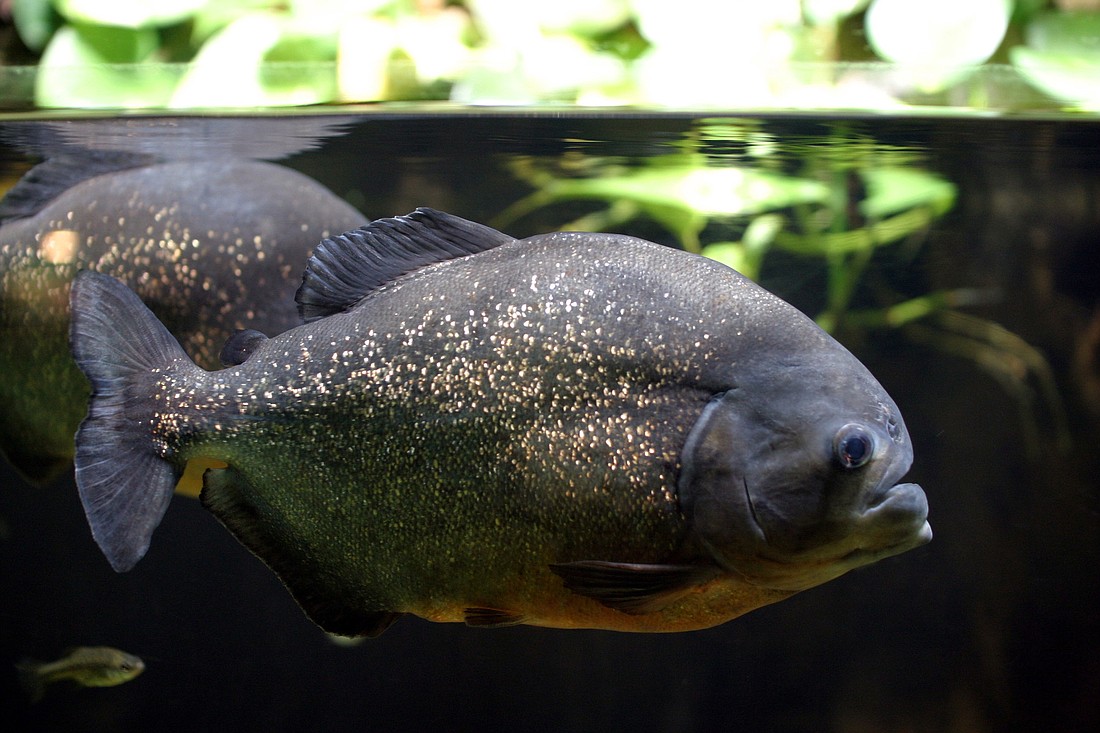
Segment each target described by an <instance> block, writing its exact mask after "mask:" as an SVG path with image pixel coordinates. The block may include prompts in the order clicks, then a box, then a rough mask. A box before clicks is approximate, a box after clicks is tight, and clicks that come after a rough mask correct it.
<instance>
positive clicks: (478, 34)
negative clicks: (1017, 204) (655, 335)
mask: <svg viewBox="0 0 1100 733" xmlns="http://www.w3.org/2000/svg"><path fill="white" fill-rule="evenodd" d="M5 16H6V17H5ZM5 21H6V23H5ZM13 28H14V31H15V32H14V33H12V32H11V30H12V29H13ZM0 30H4V31H7V32H5V33H4V34H3V35H2V36H0V91H2V92H3V93H4V94H3V97H4V98H5V99H6V100H7V104H8V105H9V106H12V105H18V104H20V103H22V104H23V105H27V104H31V105H35V106H39V107H99V108H127V107H134V108H149V107H170V108H203V107H247V106H283V105H310V104H327V103H348V102H373V101H393V100H451V101H454V102H459V103H468V104H508V105H528V104H544V103H559V104H560V103H564V104H581V105H586V106H605V105H616V106H621V105H646V106H663V107H681V108H683V107H691V108H719V107H725V108H729V107H736V108H740V109H753V108H794V109H805V108H819V109H820V108H833V109H835V108H849V109H852V108H854V109H898V108H902V107H904V106H906V105H914V104H916V105H922V104H932V105H938V106H948V107H952V108H960V107H962V108H978V109H1014V110H1017V109H1079V110H1093V111H1095V110H1097V109H1098V108H1100V91H1098V87H1097V84H1096V81H1095V80H1096V78H1097V76H1098V75H1100V45H1098V43H1097V39H1098V38H1100V2H1095V1H1094V0H1073V1H1070V0H1058V1H1056V2H1052V1H1051V0H929V1H927V2H921V3H913V2H910V1H909V0H777V1H776V2H766V3H763V2H750V1H748V0H739V1H735V2H726V3H714V2H710V0H680V1H679V2H677V3H667V2H665V1H664V0H553V1H545V0H540V1H537V2H523V3H517V2H513V1H512V0H11V2H10V3H4V4H0ZM2 66H7V67H10V68H7V69H4V68H2ZM35 66H36V67H37V68H33V67H35Z"/></svg>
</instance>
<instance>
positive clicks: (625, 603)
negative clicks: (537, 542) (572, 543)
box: [550, 560, 719, 616]
mask: <svg viewBox="0 0 1100 733" xmlns="http://www.w3.org/2000/svg"><path fill="white" fill-rule="evenodd" d="M550 569H551V570H553V571H554V572H555V573H557V574H558V575H559V576H560V577H561V579H562V580H563V581H564V582H565V587H566V588H568V589H569V590H571V591H573V592H574V593H577V594H580V595H582V596H587V597H589V598H593V599H595V600H597V601H599V602H600V603H602V604H603V605H605V606H607V607H608V608H614V609H615V610H617V611H622V612H623V613H629V614H631V615H635V616H640V615H643V614H647V613H656V612H657V611H660V610H662V609H663V608H665V607H666V606H668V605H669V604H670V603H672V602H673V601H675V600H677V599H679V598H681V597H683V596H684V595H686V594H687V593H688V592H690V591H691V590H692V589H694V588H696V587H698V586H700V585H703V584H704V583H706V582H708V581H710V580H712V579H713V578H715V577H716V576H717V575H718V572H719V571H718V570H717V568H710V567H705V566H702V567H701V566H698V565H657V564H645V563H625V562H604V561H602V560H581V561H578V562H567V563H556V564H553V565H551V566H550Z"/></svg>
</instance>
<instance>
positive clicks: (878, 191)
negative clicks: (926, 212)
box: [859, 168, 955, 219]
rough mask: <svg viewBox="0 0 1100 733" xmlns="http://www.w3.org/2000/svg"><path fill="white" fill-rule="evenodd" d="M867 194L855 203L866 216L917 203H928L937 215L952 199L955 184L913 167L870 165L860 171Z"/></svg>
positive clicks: (887, 213) (883, 214) (876, 216)
mask: <svg viewBox="0 0 1100 733" xmlns="http://www.w3.org/2000/svg"><path fill="white" fill-rule="evenodd" d="M862 175H863V181H864V184H865V185H866V186H867V197H866V198H865V199H863V201H861V202H860V203H859V210H860V212H861V213H862V214H863V215H864V216H866V217H867V218H869V219H883V218H885V217H887V216H890V215H891V214H896V213H898V212H901V211H905V210H907V209H912V208H914V207H917V206H930V207H932V208H933V209H934V210H935V212H936V213H937V214H941V213H944V212H946V211H947V210H948V209H950V208H951V206H952V205H953V204H954V202H955V186H954V184H952V183H950V182H949V181H946V180H944V179H942V178H940V177H939V176H937V175H935V174H932V173H928V172H927V171H922V170H919V169H916V168H872V169H869V170H865V171H863V173H862Z"/></svg>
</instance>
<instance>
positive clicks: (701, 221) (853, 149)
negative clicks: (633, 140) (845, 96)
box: [493, 119, 1069, 448]
mask: <svg viewBox="0 0 1100 733" xmlns="http://www.w3.org/2000/svg"><path fill="white" fill-rule="evenodd" d="M831 130H832V132H831V133H830V134H827V135H825V136H824V137H814V138H812V139H806V140H805V141H803V142H801V143H800V142H799V141H797V140H789V139H786V140H784V141H782V144H780V142H779V141H777V140H775V139H773V138H771V137H770V136H769V135H768V134H767V133H765V132H764V131H763V129H762V127H761V124H760V122H759V121H756V120H741V121H737V120H732V119H722V120H718V119H714V120H702V121H700V122H699V123H698V125H697V126H696V127H695V129H693V130H692V131H691V132H689V133H688V134H687V135H686V136H685V137H684V139H682V140H680V141H679V142H678V143H677V144H675V145H674V146H673V147H674V148H675V151H674V152H670V153H668V154H665V155H657V156H654V157H649V158H645V159H642V160H640V161H628V160H623V159H613V158H602V157H588V156H584V155H570V156H566V157H565V158H564V159H561V160H556V161H548V160H546V159H541V158H535V157H521V158H513V159H511V160H510V165H511V167H512V170H513V172H514V173H515V174H516V175H517V177H519V178H520V179H522V180H524V181H525V182H526V183H527V184H528V185H529V186H530V187H531V189H532V191H531V193H529V194H528V195H526V196H524V197H523V198H521V199H519V200H518V201H516V202H514V203H513V204H512V205H511V206H509V207H508V208H506V209H505V210H504V211H503V212H502V213H501V214H500V215H499V216H498V217H497V218H496V219H495V220H494V221H493V224H494V225H495V226H498V227H502V228H507V227H508V226H509V225H511V224H512V223H513V222H515V221H516V220H518V219H521V218H522V217H525V216H530V215H532V214H534V213H536V212H538V211H540V210H542V209H548V208H551V207H566V205H567V204H569V203H570V202H571V203H572V204H576V203H577V202H589V208H590V209H591V210H588V211H586V213H584V214H583V215H582V216H580V217H577V218H575V219H573V220H572V221H569V222H568V223H566V224H564V225H562V227H561V228H563V229H567V230H570V229H571V230H581V231H609V230H614V229H615V228H617V227H620V226H621V225H624V224H626V223H627V222H630V221H632V220H635V219H639V218H645V219H648V220H650V221H652V222H654V223H656V224H657V225H659V226H660V227H662V228H664V229H665V230H667V231H668V232H669V234H670V235H671V236H672V237H673V238H674V240H675V241H676V243H677V244H678V245H679V246H680V247H682V248H683V249H686V250H688V251H691V252H697V253H700V254H703V255H705V256H707V257H711V258H713V259H715V260H718V261H720V262H723V263H725V264H727V265H730V266H731V267H733V268H735V269H737V270H739V271H741V272H742V273H744V274H745V275H747V276H749V277H750V278H752V279H754V280H757V281H759V280H761V278H762V275H763V274H764V273H765V268H766V267H767V266H768V265H769V264H770V261H769V259H770V258H771V259H775V260H777V261H780V262H783V261H785V260H783V259H782V258H784V257H786V258H791V257H793V258H796V259H797V260H798V261H799V262H800V263H801V265H800V269H801V267H802V266H808V267H809V268H810V269H817V270H819V271H820V272H821V273H822V275H821V279H822V281H823V283H824V292H823V294H822V297H821V299H820V300H821V304H820V308H819V310H818V311H817V312H816V314H812V315H814V316H815V319H816V321H817V322H818V324H819V325H820V326H821V327H822V328H824V329H825V330H827V331H830V332H834V333H837V332H844V333H845V334H847V335H848V336H850V337H853V338H854V337H858V336H860V335H861V334H863V333H867V332H870V331H883V330H898V331H900V333H901V334H902V335H903V336H904V337H906V338H909V339H911V340H913V341H915V342H919V343H923V344H927V345H928V346H930V347H932V348H935V349H938V350H940V351H942V352H944V353H948V354H950V355H952V356H956V357H960V358H963V359H965V360H967V361H969V362H970V363H972V364H974V365H975V366H977V367H978V368H980V369H982V370H983V371H985V372H987V373H988V374H990V375H991V376H992V377H993V378H994V379H995V380H996V381H997V383H998V384H1000V385H1001V386H1002V387H1003V388H1004V390H1005V391H1006V392H1007V393H1008V394H1009V395H1010V396H1011V397H1012V398H1013V400H1014V401H1015V402H1016V404H1017V405H1018V406H1019V409H1020V412H1021V415H1022V422H1023V423H1024V429H1025V431H1026V434H1027V435H1028V436H1029V437H1031V438H1034V439H1033V440H1029V445H1032V446H1036V445H1038V444H1039V441H1038V439H1037V438H1038V433H1039V429H1038V427H1037V425H1038V420H1037V411H1038V409H1039V406H1040V404H1044V405H1045V406H1046V411H1047V412H1048V413H1049V415H1050V417H1051V420H1052V422H1053V424H1054V428H1055V430H1054V432H1055V439H1056V442H1057V443H1058V444H1059V445H1060V446H1061V447H1062V448H1066V447H1068V441H1069V438H1068V436H1069V429H1068V426H1067V424H1066V419H1065V410H1064V407H1063V404H1062V400H1061V396H1060V394H1059V391H1058V388H1057V386H1056V384H1055V381H1054V378H1053V376H1052V372H1051V368H1050V366H1049V365H1048V363H1047V361H1046V358H1045V357H1044V356H1043V354H1042V353H1041V352H1040V351H1039V350H1037V349H1036V348H1034V347H1033V346H1031V345H1030V344H1028V343H1027V341H1025V340H1024V339H1022V338H1021V337H1019V336H1017V335H1016V334H1013V333H1012V332H1010V331H1008V330H1007V329H1005V328H1004V327H1002V326H1000V325H999V324H997V323H995V322H993V321H989V320H987V319H984V318H982V317H980V316H978V315H976V314H975V313H973V312H969V311H968V309H973V308H975V307H980V306H983V305H987V304H990V303H992V302H993V301H995V300H997V299H999V298H1001V297H1002V296H1003V295H1004V294H1003V293H999V292H990V291H988V290H985V289H982V288H975V287H959V288H952V289H948V290H933V291H931V292H899V291H897V290H895V289H893V288H892V287H891V286H890V285H889V284H887V283H884V282H883V281H881V280H880V279H876V280H874V281H873V282H871V281H868V280H867V279H866V278H865V274H866V273H867V271H868V266H869V265H870V263H871V261H872V258H879V259H878V260H877V261H878V269H880V270H884V271H893V272H898V271H902V270H904V269H905V268H907V267H908V266H909V265H910V264H911V263H912V262H913V261H914V260H915V259H916V257H917V256H918V254H919V251H920V249H921V246H922V244H923V242H924V241H925V239H926V237H927V235H928V233H929V231H930V229H931V227H933V226H934V225H935V223H936V222H937V221H938V220H939V219H941V218H942V217H943V216H945V215H946V214H947V213H948V212H950V211H951V209H952V207H953V206H954V205H955V202H956V198H957V196H958V191H957V189H956V186H955V185H954V184H953V183H952V182H951V181H949V180H946V179H945V178H944V177H942V176H940V175H938V174H936V173H934V172H931V171H929V170H926V169H925V168H924V167H922V161H921V159H920V156H919V155H918V154H916V153H915V152H914V151H912V150H909V149H907V148H904V147H900V146H894V145H886V144H882V143H879V142H877V141H875V140H872V139H870V138H867V137H863V136H859V135H856V134H853V133H850V132H849V131H848V130H847V129H845V127H844V125H843V124H841V123H838V124H836V125H834V126H833V127H832V128H831ZM563 210H567V208H563ZM708 234H713V236H707V235H708ZM780 266H782V265H780Z"/></svg>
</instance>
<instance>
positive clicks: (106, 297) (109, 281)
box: [69, 272, 190, 572]
mask: <svg viewBox="0 0 1100 733" xmlns="http://www.w3.org/2000/svg"><path fill="white" fill-rule="evenodd" d="M69 304H70V310H71V314H72V323H71V326H70V331H69V342H70V345H71V347H72V352H73V357H74V358H75V359H76V363H77V365H78V366H79V367H80V369H81V371H83V372H84V375H85V376H86V377H87V378H88V381H89V382H91V385H92V397H91V400H90V401H89V403H88V415H87V417H85V418H84V422H82V423H81V424H80V429H79V430H77V433H76V485H77V488H78V489H79V491H80V500H81V502H82V503H83V504H84V513H85V514H86V515H87V517H88V524H89V525H91V528H92V536H93V537H94V538H95V541H96V542H97V543H98V544H99V547H100V549H102V550H103V554H104V555H106V556H107V560H108V561H109V562H110V563H111V567H113V568H114V569H115V570H117V571H119V572H122V571H124V570H129V569H130V568H132V567H133V566H134V565H135V564H136V563H137V561H138V560H140V559H141V558H142V557H143V556H144V555H145V552H146V550H148V549H149V539H150V537H151V536H152V534H153V530H154V529H156V527H157V525H158V524H160V520H161V518H162V517H163V516H164V512H165V511H166V510H167V508H168V502H169V501H170V500H171V498H172V490H173V488H174V486H175V484H176V480H177V479H178V478H179V471H178V470H177V469H176V467H175V466H174V465H173V464H171V463H169V462H167V461H165V460H164V459H162V458H161V457H160V456H159V455H158V454H157V453H156V452H155V447H154V443H153V434H152V425H153V417H154V398H153V395H154V380H155V375H154V373H153V370H154V369H163V368H165V367H167V366H169V365H170V364H172V363H174V362H177V361H179V360H181V359H182V360H187V361H188V363H190V360H188V357H187V355H186V354H185V353H184V352H183V349H182V348H180V345H179V344H178V343H177V342H176V340H175V338H173V337H172V334H170V333H169V332H168V330H167V329H166V328H165V327H164V326H163V325H161V323H160V321H158V320H157V318H156V316H154V315H153V314H152V313H151V312H150V311H149V309H148V308H146V307H145V304H144V303H142V302H141V300H140V299H139V298H138V297H137V295H135V294H134V293H133V292H132V291H131V290H130V289H129V288H127V287H126V286H125V285H123V284H122V283H121V282H119V281H118V280H116V279H114V278H113V277H109V276H107V275H101V274H98V273H94V272H81V273H80V274H78V275H77V276H76V278H75V279H74V280H73V285H72V293H71V295H70V298H69Z"/></svg>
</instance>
